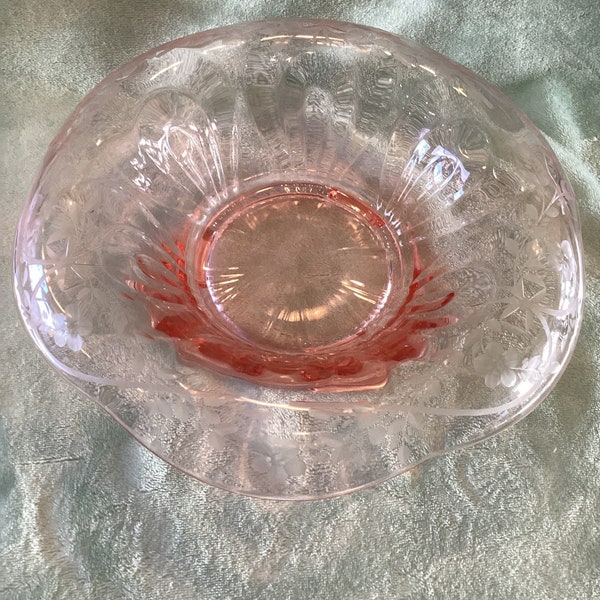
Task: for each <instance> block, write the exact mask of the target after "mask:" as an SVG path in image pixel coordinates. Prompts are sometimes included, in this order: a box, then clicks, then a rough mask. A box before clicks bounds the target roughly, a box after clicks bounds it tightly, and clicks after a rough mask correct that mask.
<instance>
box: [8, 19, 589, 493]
mask: <svg viewBox="0 0 600 600" xmlns="http://www.w3.org/2000/svg"><path fill="white" fill-rule="evenodd" d="M580 248H581V241H580V233H579V225H578V218H577V211H576V207H575V203H574V198H573V193H572V190H571V188H570V186H569V184H568V182H567V180H566V177H565V175H564V173H563V171H562V169H561V167H560V165H559V164H558V162H557V160H556V157H555V156H554V154H553V153H552V151H551V149H550V148H549V146H548V144H547V143H546V142H545V140H544V138H543V137H542V135H541V134H540V133H539V131H538V130H537V129H536V128H535V127H534V125H533V124H532V123H531V122H530V121H529V120H528V119H527V117H526V116H525V115H524V114H523V113H522V112H521V111H520V110H519V109H518V108H516V107H515V106H514V105H513V104H512V103H511V102H510V101H509V100H507V99H506V98H505V97H504V96H503V95H502V94H501V93H500V92H499V91H498V90H497V89H495V88H494V87H493V86H491V85H490V84H488V83H486V82H485V81H483V80H482V79H480V78H479V77H477V76H476V75H475V74H473V73H471V72H470V71H468V70H466V69H465V68H463V67H461V66H459V65H456V64H454V63H452V62H450V61H449V60H448V59H445V58H443V57H441V56H440V55H438V54H436V53H434V52H433V51H431V50H429V49H426V48H423V47H421V46H418V45H417V44H415V43H414V42H411V41H408V40H405V39H403V38H399V37H396V36H393V35H390V34H387V33H385V32H382V31H377V30H374V29H371V28H367V27H362V26H358V25H351V24H347V23H336V22H326V21H317V20H304V21H265V22H257V23H246V24H243V25H238V26H233V27H226V28H222V29H216V30H212V31H207V32H203V33H199V34H196V35H193V36H189V37H186V38H182V39H181V40H176V41H174V42H171V43H169V44H166V45H164V46H161V47H159V48H156V49H154V50H151V51H150V52H148V53H147V54H145V55H143V56H140V57H138V58H136V59H135V60H133V61H132V62H130V63H129V64H127V65H125V66H123V67H121V68H120V69H118V70H117V71H115V72H114V73H112V74H111V75H109V76H108V77H107V78H106V79H105V80H104V81H103V82H101V83H100V84H99V85H98V86H97V87H96V88H95V89H94V90H93V91H92V92H91V93H90V94H89V95H88V96H87V97H86V98H85V99H84V100H83V101H82V102H81V104H80V105H79V106H78V107H77V108H76V109H75V112H74V113H73V115H72V116H71V117H70V119H69V120H68V122H67V123H66V124H65V126H64V127H63V129H62V130H61V131H60V133H59V134H58V135H57V137H56V138H55V140H54V141H53V143H52V145H51V147H50V149H49V151H48V155H47V157H46V159H45V161H44V165H43V168H42V170H41V173H40V175H39V178H38V181H37V182H36V184H35V186H34V188H33V191H32V193H31V196H30V199H29V201H28V203H27V206H26V208H25V210H24V213H23V216H22V218H21V222H20V225H19V231H18V237H17V244H16V250H15V289H16V294H17V301H18V303H19V307H20V310H21V313H22V316H23V319H24V322H25V324H26V326H27V329H28V330H29V332H30V334H31V335H32V337H33V339H34V341H35V343H36V345H37V346H38V347H39V348H40V350H41V351H42V353H43V354H44V356H45V357H46V358H47V359H48V360H49V361H50V362H51V364H52V365H54V366H55V367H56V368H57V369H58V370H59V371H60V372H61V373H62V374H63V375H64V376H66V377H67V378H68V379H69V380H70V381H72V382H73V383H74V384H75V385H76V386H77V387H79V388H80V389H82V390H83V391H84V392H86V393H87V394H88V395H90V396H91V397H93V398H94V399H95V400H97V401H98V402H99V403H100V404H101V405H102V406H103V407H104V408H105V409H106V410H107V411H108V413H109V414H110V415H112V416H113V417H114V418H115V419H116V420H117V421H118V422H119V423H121V424H122V425H123V426H124V427H125V428H126V429H127V430H128V431H130V432H131V433H132V434H133V435H134V436H135V437H136V438H137V439H138V440H139V441H140V442H142V443H143V444H144V445H145V446H147V447H148V448H149V449H150V450H152V451H153V452H155V453H156V454H158V455H159V456H161V457H162V458H164V459H165V460H167V461H169V462H170V463H172V464H173V465H175V466H176V467H178V468H180V469H182V470H183V471H185V472H187V473H189V474H190V475H193V476H194V477H197V478H199V479H201V480H202V481H205V482H208V483H210V484H212V485H216V486H219V487H222V488H225V489H228V490H232V491H236V492H240V493H244V494H249V495H256V496H261V497H269V498H296V499H306V498H319V497H325V496H333V495H338V494H342V493H345V492H348V491H351V490H353V489H358V488H361V487H365V486H368V485H371V484H374V483H376V482H379V481H382V480H385V479H387V478H389V477H391V476H394V475H397V474H399V473H401V472H403V471H405V470H407V469H409V468H410V467H412V466H414V465H416V464H418V463H420V462H422V461H424V460H426V459H427V458H430V457H432V456H434V455H436V454H440V453H442V452H446V451H449V450H451V449H453V448H456V447H461V446H465V445H467V444H470V443H473V442H475V441H477V440H480V439H482V438H484V437H487V436H489V435H491V434H493V433H495V432H497V431H498V430H499V429H501V428H503V427H505V426H507V425H508V424H510V423H513V422H514V421H516V420H517V419H519V418H521V417H523V416H524V415H525V414H527V412H529V411H530V410H531V409H532V408H533V407H534V406H536V405H537V403H538V402H540V401H541V399H542V398H543V397H545V396H546V395H547V394H548V392H549V391H550V389H551V388H552V386H553V385H554V383H555V382H556V380H557V378H558V377H559V375H560V373H561V372H562V370H563V369H564V367H565V365H566V364H567V362H568V359H569V357H570V355H571V353H572V350H573V347H574V344H575V341H576V338H577V333H578V331H579V326H580V321H581V301H582V296H583V283H582V281H583V273H582V266H581V250H580Z"/></svg>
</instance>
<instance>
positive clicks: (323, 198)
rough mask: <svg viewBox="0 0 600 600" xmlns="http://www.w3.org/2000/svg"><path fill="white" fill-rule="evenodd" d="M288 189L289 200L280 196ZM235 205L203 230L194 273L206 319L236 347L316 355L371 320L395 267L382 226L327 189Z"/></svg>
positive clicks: (385, 295) (276, 194)
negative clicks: (204, 298) (204, 241)
mask: <svg viewBox="0 0 600 600" xmlns="http://www.w3.org/2000/svg"><path fill="white" fill-rule="evenodd" d="M285 189H289V190H290V191H289V192H285ZM285 189H284V190H283V193H280V190H273V195H270V196H268V197H266V198H265V197H262V198H259V199H258V200H256V199H254V198H253V197H252V196H250V197H243V198H240V199H239V200H237V201H234V202H232V203H231V204H230V205H228V207H227V210H226V213H225V214H223V215H219V216H217V218H216V219H214V220H213V222H212V224H211V225H210V226H209V227H210V230H211V232H212V236H211V239H210V242H209V245H208V248H204V249H203V250H202V257H201V259H200V261H199V263H197V264H198V267H199V268H200V269H201V271H202V275H201V276H202V277H204V278H205V283H206V289H207V290H208V293H209V294H210V300H211V301H212V303H213V309H214V312H215V313H216V314H215V316H217V317H220V318H223V319H224V320H225V321H226V322H227V324H226V327H227V328H228V329H230V331H234V332H236V334H237V335H238V336H239V337H241V338H243V339H244V340H245V341H247V342H250V343H253V344H257V345H259V346H261V347H263V348H269V349H273V350H278V351H284V352H302V351H306V350H310V349H319V348H323V347H326V346H330V345H333V344H336V343H339V342H341V341H343V340H348V339H349V338H352V337H353V336H356V335H359V334H360V332H361V331H363V330H364V329H365V328H366V327H368V326H369V325H370V324H371V323H372V322H373V321H376V320H377V317H378V315H379V314H380V313H381V309H382V307H383V306H384V305H385V303H386V300H387V298H388V296H389V292H390V289H391V286H392V277H395V274H394V273H393V270H392V269H393V264H392V263H393V260H394V259H395V260H396V261H398V255H396V256H390V253H394V252H397V250H396V249H395V246H394V244H393V242H392V240H391V235H390V233H389V231H388V228H387V226H386V225H385V224H384V222H383V220H382V219H381V218H380V217H378V216H377V215H376V214H375V213H374V212H373V210H372V209H370V208H369V207H368V206H367V205H366V204H364V203H363V202H361V201H359V200H358V199H356V198H353V197H351V196H349V195H348V194H345V193H342V192H339V191H337V190H333V189H329V190H327V189H318V187H316V186H311V187H310V188H309V190H306V189H305V190H303V189H301V188H300V191H292V190H294V187H293V186H289V187H287V188H285Z"/></svg>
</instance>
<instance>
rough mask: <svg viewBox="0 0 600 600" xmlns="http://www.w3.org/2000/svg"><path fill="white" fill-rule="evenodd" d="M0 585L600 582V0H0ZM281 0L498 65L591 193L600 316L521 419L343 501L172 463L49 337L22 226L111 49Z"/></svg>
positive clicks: (158, 587) (201, 587)
mask: <svg viewBox="0 0 600 600" xmlns="http://www.w3.org/2000/svg"><path fill="white" fill-rule="evenodd" d="M0 15H2V17H1V18H0V210H1V213H2V219H1V221H0V228H1V231H2V235H1V236H0V282H1V286H0V309H1V314H2V315H3V321H2V326H1V327H2V338H1V340H2V344H1V345H0V375H1V377H0V600H9V599H11V600H12V599H19V600H21V599H23V600H30V599H38V598H39V599H59V598H60V599H63V598H64V599H69V600H78V599H84V598H101V599H120V598H125V599H129V598H131V599H136V600H137V599H146V598H148V599H152V598H160V599H164V598H175V599H179V598H181V599H194V600H196V599H204V598H206V599H208V598H211V599H213V598H219V599H226V598H231V599H234V598H235V599H237V598H244V599H251V598H274V599H278V600H283V599H285V598H292V599H296V598H298V599H302V598H325V599H330V598H333V599H336V598H341V599H348V600H351V599H360V600H364V599H371V598H401V599H420V598H507V599H508V598H510V599H515V598H527V599H529V598H534V599H535V598H560V599H566V598H577V599H581V598H600V510H599V509H600V360H599V359H600V278H599V274H600V184H599V172H600V141H599V138H600V35H599V34H600V5H599V4H598V3H597V0H572V1H569V2H566V1H565V0H550V1H547V0H533V1H525V2H512V1H509V0H492V1H485V2H484V1H483V0H475V1H474V2H466V1H465V0H441V1H439V2H437V1H434V0H423V1H418V2H415V1H405V0H381V1H376V2H365V1H364V0H360V1H359V0H348V1H344V2H340V1H337V0H329V1H327V0H320V1H316V2H309V1H308V0H300V1H299V2H289V3H286V2H283V3H278V4H277V5H275V3H273V4H272V3H271V2H268V1H266V0H251V1H250V0H249V1H247V2H244V3H238V2H232V1H230V0H223V1H222V2H216V1H214V0H208V1H206V2H201V1H196V2H194V1H193V0H169V1H164V0H112V1H111V0H88V1H83V0H56V1H53V2H45V1H44V2H43V1H41V0H31V1H29V2H12V1H9V0H0ZM277 16H310V17H315V16H319V17H328V18H334V19H342V20H348V21H355V22H359V23H363V24H367V25H373V26H377V27H381V28H384V29H387V30H389V31H392V32H395V33H401V34H404V35H407V36H409V37H412V38H414V39H416V40H418V41H420V42H422V43H424V44H426V45H428V46H431V47H432V48H434V49H436V50H438V51H439V52H442V53H443V54H445V55H447V56H449V57H451V58H453V59H454V60H456V61H458V62H461V63H463V64H465V65H466V66H468V67H470V68H471V69H473V70H474V71H476V72H477V73H479V74H480V75H482V76H483V77H485V78H486V79H488V80H490V81H492V82H493V83H495V84H496V85H498V86H499V87H500V88H502V89H503V90H504V91H505V92H506V93H507V94H508V95H509V96H510V97H512V98H513V99H514V100H515V101H516V102H517V103H518V104H519V105H520V106H521V107H522V108H523V109H524V110H525V111H526V112H527V113H528V114H529V115H530V117H531V118H532V119H533V120H534V121H535V122H536V123H537V125H538V126H539V127H540V128H541V129H542V131H543V132H544V133H545V134H546V136H547V137H548V139H549V141H550V143H551V144H552V146H553V148H554V150H555V151H556V153H557V155H558V157H559V159H560V160H561V161H562V163H563V165H564V166H565V168H566V170H567V173H568V175H569V177H570V179H571V182H572V184H573V187H574V189H575V192H576V194H577V196H578V199H579V204H580V211H581V216H582V222H583V235H584V246H585V251H586V269H587V299H586V317H585V321H584V327H583V331H582V335H581V338H580V342H579V345H578V347H577V350H576V352H575V356H574V359H573V361H572V362H571V364H570V366H569V368H568V370H567V371H566V373H565V375H564V377H563V378H562V379H561V381H560V383H559V385H558V387H557V388H556V390H555V391H554V393H553V394H552V395H551V396H550V397H549V398H548V399H547V400H546V401H545V402H544V403H542V405H541V406H540V407H539V408H538V409H537V410H536V411H534V412H533V413H532V414H531V415H530V416H529V417H527V418H526V419H525V420H524V421H522V422H521V423H519V424H518V425H516V426H514V427H512V428H510V429H509V430H507V431H505V432H503V433H501V434H499V435H497V436H496V437H494V438H492V439H490V440H488V441H486V442H484V443H482V444H479V445H478V446H476V447H474V448H471V449H468V450H464V451H457V452H454V453H453V454H451V455H449V456H446V457H442V458H438V459H435V460H433V461H431V462H429V463H427V464H426V465H424V466H422V467H421V468H419V469H417V470H415V471H413V472H412V473H411V474H409V475H406V476H402V477H399V478H396V479H395V480H393V481H390V482H389V483H387V484H384V485H381V486H379V487H376V488H374V489H372V490H368V491H365V492H360V493H357V494H353V495H350V496H347V497H344V498H340V499H336V500H327V501H320V502H308V503H295V504H294V503H277V502H262V501H257V500H252V499H249V498H243V497H237V496H235V495H232V494H228V493H226V492H222V491H219V490H215V489H211V488H208V487H207V486H204V485H202V484H200V483H198V482H196V481H194V480H192V479H190V478H188V477H186V476H184V475H182V474H180V473H178V472H176V471H175V470H174V469H172V468H171V467H169V466H167V465H166V464H164V463H163V462H162V461H160V460H159V459H158V458H156V457H154V456H153V455H151V454H150V453H149V452H147V451H146V450H144V449H143V448H142V447H141V446H140V445H139V444H137V443H136V442H135V441H134V440H133V439H131V438H130V437H129V436H128V435H127V434H126V433H125V432H124V431H123V430H122V429H121V428H120V427H119V426H118V425H117V424H115V423H114V422H112V421H111V420H110V419H109V417H108V416H106V415H105V414H104V413H103V412H102V411H101V410H100V409H99V408H97V407H96V406H95V405H94V404H93V403H92V401H90V400H88V399H86V398H84V397H82V396H81V395H80V394H79V393H77V392H76V391H74V390H72V389H71V388H70V387H69V386H68V385H67V384H65V383H64V382H63V381H62V380H61V379H59V378H58V376H57V375H56V374H55V373H54V372H53V371H52V370H51V369H50V367H49V366H48V365H47V364H46V363H45V362H44V361H43V359H42V358H41V357H40V356H39V355H38V354H37V352H36V351H35V349H34V348H33V345H32V344H31V342H30V341H29V339H28V338H27V336H26V334H25V332H24V330H23V328H22V327H21V325H20V323H19V321H18V316H17V311H16V308H15V306H14V302H13V298H12V292H11V289H10V284H11V260H12V258H11V256H12V244H13V234H14V230H15V227H16V222H17V218H18V215H19V212H20V210H21V208H22V205H23V203H24V201H25V198H26V195H27V191H28V188H29V186H30V185H31V183H32V182H33V178H34V176H35V173H36V171H37V170H38V168H39V166H40V163H41V159H42V157H43V155H44V153H45V150H46V147H47V145H48V143H49V142H50V140H51V138H52V137H53V135H54V133H55V132H56V131H57V130H58V128H59V126H60V125H61V124H62V122H63V121H64V120H65V119H66V117H67V116H68V114H69V113H70V112H71V110H72V109H73V108H74V107H75V105H76V103H77V102H78V101H79V100H80V99H81V98H82V97H83V95H84V94H85V93H86V92H87V91H88V90H89V89H90V88H91V87H92V86H93V85H94V84H95V83H97V82H98V81H100V80H101V79H102V78H103V77H104V76H105V75H107V74H108V73H109V72H110V71H111V70H112V69H113V68H115V67H117V66H118V65H119V64H121V63H123V62H125V61H127V60H129V59H130V58H133V57H134V56H136V55H137V54H139V53H141V52H142V51H144V50H146V49H149V48H151V47H152V46H155V45H157V44H159V43H162V42H165V41H168V40H169V39H172V38H175V37H179V36H181V35H185V34H188V33H192V32H195V31H198V30H202V29H206V28H209V27H214V26H219V25H224V24H229V23H233V22H236V21H242V20H250V19H259V18H267V17H277Z"/></svg>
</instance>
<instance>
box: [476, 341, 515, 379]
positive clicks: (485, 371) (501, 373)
mask: <svg viewBox="0 0 600 600" xmlns="http://www.w3.org/2000/svg"><path fill="white" fill-rule="evenodd" d="M522 361H523V357H522V356H521V354H520V353H519V352H518V351H517V350H515V349H513V348H510V349H508V350H505V349H504V348H503V347H502V346H501V345H500V344H499V343H498V342H490V343H489V344H488V345H487V346H486V347H485V348H484V350H483V352H482V353H481V354H479V355H477V356H476V357H475V358H474V359H473V368H474V369H475V372H476V373H478V374H479V375H482V376H483V377H484V380H485V385H486V386H487V387H489V388H495V387H497V386H498V385H499V384H502V385H503V386H504V387H507V388H511V387H512V386H513V385H515V383H516V382H517V379H518V369H519V368H520V366H521V364H522Z"/></svg>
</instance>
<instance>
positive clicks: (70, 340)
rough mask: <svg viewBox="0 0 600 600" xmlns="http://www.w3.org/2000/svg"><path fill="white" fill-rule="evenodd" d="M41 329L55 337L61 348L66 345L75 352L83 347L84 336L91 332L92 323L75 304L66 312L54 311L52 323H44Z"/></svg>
mask: <svg viewBox="0 0 600 600" xmlns="http://www.w3.org/2000/svg"><path fill="white" fill-rule="evenodd" d="M40 330H41V331H42V333H46V334H48V335H50V336H51V337H53V338H54V343H55V344H56V345H57V346H58V347H59V348H64V347H65V346H66V347H67V348H69V349H70V350H72V351H73V352H79V351H80V350H81V348H82V347H83V336H85V335H89V334H90V333H91V331H92V324H91V321H90V320H89V319H88V318H87V317H85V316H84V315H83V314H81V311H80V309H79V307H77V306H75V307H70V310H68V311H67V313H66V314H63V313H53V314H52V324H51V325H50V324H45V325H42V326H41V327H40Z"/></svg>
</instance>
